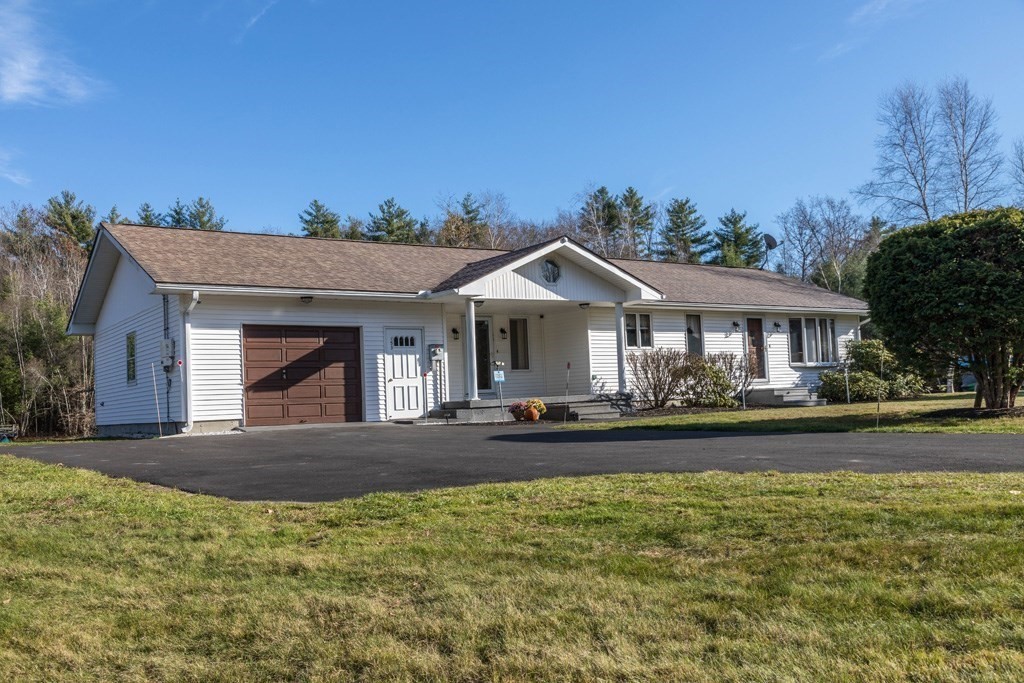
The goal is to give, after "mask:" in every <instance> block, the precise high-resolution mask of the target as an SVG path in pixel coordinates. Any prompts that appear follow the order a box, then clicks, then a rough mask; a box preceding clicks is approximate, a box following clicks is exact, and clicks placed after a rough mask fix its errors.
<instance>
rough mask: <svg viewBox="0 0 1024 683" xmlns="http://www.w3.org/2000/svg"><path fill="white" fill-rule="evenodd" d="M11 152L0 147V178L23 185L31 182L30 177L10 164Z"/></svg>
mask: <svg viewBox="0 0 1024 683" xmlns="http://www.w3.org/2000/svg"><path fill="white" fill-rule="evenodd" d="M11 157H12V155H11V153H10V152H8V151H6V150H4V149H0V178H2V179H4V180H6V181H8V182H12V183H14V184H15V185H21V186H22V187H25V186H26V185H28V184H29V183H31V182H32V180H31V178H29V177H28V176H27V175H25V174H24V173H22V172H21V171H19V170H18V169H16V168H14V167H13V166H11Z"/></svg>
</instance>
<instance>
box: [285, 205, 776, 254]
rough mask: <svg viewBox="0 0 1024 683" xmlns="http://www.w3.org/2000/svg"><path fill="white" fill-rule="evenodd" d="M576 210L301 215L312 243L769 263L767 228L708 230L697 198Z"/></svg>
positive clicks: (738, 221)
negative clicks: (550, 244) (553, 249)
mask: <svg viewBox="0 0 1024 683" xmlns="http://www.w3.org/2000/svg"><path fill="white" fill-rule="evenodd" d="M576 204H577V206H576V208H574V209H572V210H567V211H560V212H558V214H557V215H556V217H555V218H554V219H553V220H549V221H540V222H537V221H529V220H524V219H521V218H519V217H517V216H516V215H515V214H514V213H512V211H511V210H510V209H509V206H508V201H507V200H506V199H505V196H504V195H502V194H501V193H494V192H483V193H480V194H473V193H466V194H465V195H463V196H462V197H461V198H457V199H456V198H454V197H450V198H447V199H445V200H444V201H442V202H440V203H439V208H440V214H439V215H438V216H436V217H434V218H432V219H431V218H423V219H417V218H415V217H414V216H413V215H412V214H411V213H410V212H409V211H408V210H407V209H405V208H403V207H402V206H401V205H399V204H398V203H397V201H396V200H395V199H394V197H391V198H389V199H387V200H385V201H384V202H382V203H381V204H380V205H379V206H378V209H377V211H376V212H373V213H370V215H369V218H368V220H365V221H364V220H361V219H359V218H356V217H354V216H351V215H349V216H347V217H346V218H345V219H342V217H341V214H339V213H337V212H335V211H333V210H331V209H330V208H329V207H327V206H326V205H325V204H324V203H323V202H321V201H320V200H318V199H314V200H313V201H311V202H310V203H309V206H308V207H307V208H306V209H305V210H303V211H302V213H300V214H299V228H300V230H301V232H302V233H303V234H304V235H306V236H309V237H319V238H330V239H337V238H346V239H357V240H358V239H365V240H373V241H380V242H406V243H410V244H435V245H441V246H450V247H481V248H488V249H518V248H521V247H525V246H529V245H531V244H535V243H537V242H539V241H542V240H545V239H548V238H551V237H555V236H558V235H569V236H570V237H572V238H573V239H575V240H577V241H578V242H580V243H582V244H583V245H584V246H587V247H588V248H590V249H592V250H594V251H595V252H597V253H598V254H600V255H602V256H605V257H607V258H625V259H656V260H662V261H673V262H683V263H714V264H719V265H727V266H739V267H755V266H759V265H761V264H762V263H763V261H764V259H765V255H766V251H765V246H764V240H763V238H762V234H761V232H760V230H759V226H758V225H757V224H756V223H751V222H749V221H748V220H747V214H746V213H745V212H740V211H736V210H735V209H733V210H730V211H729V212H728V213H726V214H725V215H723V216H721V217H720V218H718V227H716V228H714V229H707V221H706V220H705V219H704V217H703V216H702V215H701V214H700V212H699V211H698V210H697V206H696V205H695V204H694V203H693V201H692V200H690V199H689V198H681V199H672V200H670V201H669V202H667V203H666V204H659V203H656V202H649V201H647V200H645V199H644V197H643V195H641V194H640V192H639V191H638V190H637V189H636V188H634V187H627V188H626V189H625V190H624V191H623V192H622V193H621V194H612V192H611V191H609V190H608V188H607V187H605V186H601V187H598V188H596V189H590V190H587V191H585V192H583V193H581V194H580V195H578V197H577V201H576Z"/></svg>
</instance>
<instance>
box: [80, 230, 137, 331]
mask: <svg viewBox="0 0 1024 683" xmlns="http://www.w3.org/2000/svg"><path fill="white" fill-rule="evenodd" d="M107 242H109V243H110V244H111V245H113V247H114V248H115V249H117V251H118V253H119V254H120V257H121V258H126V259H128V260H129V261H131V262H132V263H134V264H135V266H136V267H137V268H138V269H139V271H141V272H142V274H143V275H144V276H145V278H146V279H147V280H148V281H149V283H150V285H152V286H153V287H155V286H156V283H155V282H154V281H153V278H152V277H150V275H149V273H147V272H146V269H145V268H143V267H142V266H141V265H140V264H139V262H138V261H136V260H135V259H134V258H132V255H131V254H129V253H128V250H127V249H125V248H124V247H123V246H122V245H121V243H120V242H118V241H117V239H116V238H115V237H114V236H113V235H111V234H110V231H109V230H107V229H106V228H105V227H101V228H100V230H99V232H97V233H96V238H95V240H94V241H93V245H92V250H91V251H90V252H89V261H88V262H87V263H86V265H85V274H84V275H82V282H81V284H79V286H78V293H77V294H76V295H75V304H74V306H72V307H71V315H70V316H68V326H67V329H66V330H65V334H70V335H74V334H92V332H88V333H84V332H74V331H73V330H74V329H95V323H96V320H93V321H90V322H79V321H78V320H77V318H78V317H79V316H78V311H79V308H80V304H81V301H82V295H83V294H85V290H86V284H87V283H88V282H89V280H90V278H91V277H92V273H93V264H94V262H95V258H96V255H97V254H98V253H99V250H100V249H101V247H102V245H103V244H104V243H107ZM119 262H120V261H115V262H114V265H113V266H111V269H112V270H116V269H117V266H118V264H119ZM113 276H114V273H113V272H111V273H110V277H111V281H113ZM108 287H109V285H108ZM106 296H107V293H106V292H105V291H104V292H103V298H104V299H106ZM102 308H103V305H102V303H101V304H100V309H102ZM98 318H99V312H98V311H97V319H98Z"/></svg>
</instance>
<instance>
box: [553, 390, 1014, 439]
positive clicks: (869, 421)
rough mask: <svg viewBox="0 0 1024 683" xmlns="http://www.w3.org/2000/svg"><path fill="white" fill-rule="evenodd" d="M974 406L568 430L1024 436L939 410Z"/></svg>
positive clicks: (937, 397) (645, 420)
mask: <svg viewBox="0 0 1024 683" xmlns="http://www.w3.org/2000/svg"><path fill="white" fill-rule="evenodd" d="M973 406H974V394H934V395H930V396H924V397H921V398H919V399H915V400H910V401H886V402H883V403H882V412H881V417H880V419H879V427H878V428H876V427H875V419H876V417H877V416H876V412H877V404H875V403H854V404H852V405H847V404H845V403H835V404H829V405H827V406H824V407H815V408H769V409H751V410H745V411H744V410H723V411H714V412H705V413H696V414H692V415H670V416H660V417H638V418H627V419H624V420H615V421H611V422H599V423H586V424H579V423H577V424H571V425H568V426H567V427H566V428H567V429H623V428H625V429H638V428H642V429H666V430H685V431H749V432H876V431H877V432H945V433H949V434H953V433H956V434H967V433H977V434H1024V417H991V418H989V417H986V418H968V417H950V416H944V415H933V413H936V412H937V411H948V410H954V409H961V408H963V409H966V408H972V407H973Z"/></svg>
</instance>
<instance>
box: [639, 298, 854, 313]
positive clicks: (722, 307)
mask: <svg viewBox="0 0 1024 683" xmlns="http://www.w3.org/2000/svg"><path fill="white" fill-rule="evenodd" d="M636 305H638V306H654V307H657V308H686V309H691V310H706V311H771V312H774V313H786V312H793V313H844V314H849V315H864V314H866V313H867V309H864V308H835V307H829V306H765V305H764V304H712V303H706V302H697V301H692V302H686V301H653V302H646V301H645V302H642V303H639V304H636Z"/></svg>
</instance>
